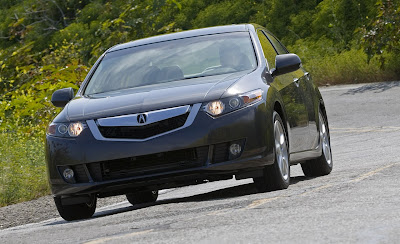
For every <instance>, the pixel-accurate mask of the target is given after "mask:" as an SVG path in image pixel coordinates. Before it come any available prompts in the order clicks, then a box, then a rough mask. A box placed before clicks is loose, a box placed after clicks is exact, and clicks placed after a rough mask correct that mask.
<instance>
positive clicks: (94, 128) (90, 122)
mask: <svg viewBox="0 0 400 244" xmlns="http://www.w3.org/2000/svg"><path fill="white" fill-rule="evenodd" d="M200 107H201V103H196V104H194V105H193V106H192V109H190V105H187V106H182V107H177V108H185V109H187V110H186V111H189V110H190V113H189V116H188V118H187V119H186V122H185V124H184V125H183V126H181V127H179V128H176V129H174V130H170V131H167V132H164V133H161V134H158V135H155V136H152V137H148V138H145V139H126V138H106V137H103V135H102V134H101V133H100V130H99V128H98V127H97V124H96V121H95V120H93V119H91V120H86V123H87V125H88V127H89V129H90V131H91V132H92V134H93V136H94V138H95V139H96V140H99V141H126V142H143V141H148V140H151V139H154V138H157V137H160V136H163V135H167V134H169V133H172V132H175V131H178V130H182V129H184V128H186V127H189V126H190V125H192V124H193V121H194V119H195V118H196V115H197V113H198V112H199V110H200ZM173 109H174V108H173ZM163 110H165V109H163ZM158 111H162V110H158ZM179 111H183V110H180V109H179ZM154 112H157V111H154ZM139 114H146V113H139ZM182 114H184V113H182ZM137 115H138V114H135V115H130V116H137ZM177 116H179V115H177ZM171 117H175V116H171ZM171 117H169V118H171ZM135 121H136V117H135ZM156 122H157V121H156ZM136 123H137V121H136ZM137 124H139V123H137ZM146 124H148V123H146ZM146 124H145V125H146ZM112 126H116V125H115V124H113V125H112Z"/></svg>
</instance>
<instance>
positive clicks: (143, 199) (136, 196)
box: [126, 190, 158, 205]
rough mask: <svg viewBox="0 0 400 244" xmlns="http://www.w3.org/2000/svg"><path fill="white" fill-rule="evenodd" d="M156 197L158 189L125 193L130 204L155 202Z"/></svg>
mask: <svg viewBox="0 0 400 244" xmlns="http://www.w3.org/2000/svg"><path fill="white" fill-rule="evenodd" d="M157 198H158V190H155V191H143V192H135V193H129V194H126V199H128V201H129V202H130V203H131V204H132V205H137V204H142V203H153V202H156V201H157Z"/></svg>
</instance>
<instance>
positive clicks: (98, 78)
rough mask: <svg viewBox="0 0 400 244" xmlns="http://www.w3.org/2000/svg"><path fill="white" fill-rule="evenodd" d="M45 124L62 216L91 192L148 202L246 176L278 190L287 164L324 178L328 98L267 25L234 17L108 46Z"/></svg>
mask: <svg viewBox="0 0 400 244" xmlns="http://www.w3.org/2000/svg"><path fill="white" fill-rule="evenodd" d="M52 103H53V104H54V105H55V106H58V107H64V109H63V110H62V112H61V113H60V114H59V115H58V116H57V117H56V118H55V119H54V121H53V122H52V123H51V124H50V125H49V127H48V129H47V143H46V152H47V166H48V173H49V182H50V185H51V189H52V193H53V195H54V200H55V203H56V206H57V209H58V211H59V213H60V215H61V217H63V218H64V219H66V220H74V219H81V218H88V217H91V216H92V215H93V213H94V211H95V209H96V201H97V198H98V197H108V196H114V195H120V194H126V196H127V199H128V200H129V202H130V203H132V204H142V203H149V202H154V201H156V199H157V196H158V190H160V189H166V188H172V187H179V186H186V185H191V184H199V183H204V182H208V181H215V180H224V179H231V178H232V177H233V176H234V177H235V178H236V179H244V178H253V179H254V183H255V186H256V187H257V189H258V190H259V191H261V192H264V191H270V190H279V189H285V188H287V187H288V186H289V184H290V165H293V164H297V163H301V166H302V169H303V172H304V174H305V175H306V176H320V175H326V174H329V173H330V172H331V170H332V156H331V147H330V139H329V129H328V120H327V116H326V112H325V106H324V102H323V100H322V97H321V94H320V92H319V90H318V88H317V86H316V85H315V84H314V83H313V82H312V80H311V76H310V74H309V73H308V72H306V71H305V70H304V68H302V66H301V61H300V58H299V57H298V56H297V55H295V54H291V53H289V52H288V51H287V49H286V48H285V47H284V46H283V45H282V44H281V43H280V42H279V40H278V39H277V38H276V37H274V35H272V34H271V33H270V32H269V31H268V30H266V29H265V28H263V27H261V26H258V25H254V24H244V25H231V26H221V27H212V28H206V29H199V30H192V31H185V32H179V33H174V34H168V35H162V36H156V37H151V38H146V39H141V40H137V41H133V42H129V43H125V44H121V45H117V46H115V47H112V48H110V49H109V50H108V51H106V52H105V53H104V54H103V55H102V56H101V57H100V58H99V59H98V61H97V62H96V63H95V65H94V66H93V68H92V69H91V71H90V72H89V74H88V75H87V77H86V79H85V81H84V83H83V84H82V86H81V88H80V89H79V91H78V93H77V94H76V95H75V96H74V92H73V90H72V88H65V89H61V90H58V91H56V92H55V93H54V94H53V96H52Z"/></svg>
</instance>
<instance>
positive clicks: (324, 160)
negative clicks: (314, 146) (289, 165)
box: [301, 110, 333, 177]
mask: <svg viewBox="0 0 400 244" xmlns="http://www.w3.org/2000/svg"><path fill="white" fill-rule="evenodd" d="M318 116H319V138H320V142H319V143H320V146H322V155H321V156H320V157H319V158H316V159H311V160H308V161H306V162H304V163H302V164H301V168H302V170H303V173H304V175H305V176H309V177H315V176H323V175H327V174H329V173H330V172H331V171H332V168H333V160H332V150H331V142H330V135H329V128H328V123H327V120H326V118H325V116H324V115H323V113H321V110H319V114H318Z"/></svg>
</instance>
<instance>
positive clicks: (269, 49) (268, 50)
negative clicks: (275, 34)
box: [257, 31, 277, 69]
mask: <svg viewBox="0 0 400 244" xmlns="http://www.w3.org/2000/svg"><path fill="white" fill-rule="evenodd" d="M257 35H258V39H260V44H261V47H262V49H263V52H264V56H265V59H267V62H268V66H269V69H272V68H275V57H276V55H277V54H276V51H275V48H274V47H273V46H272V44H271V42H270V41H269V40H268V38H267V37H266V36H265V34H264V33H263V32H262V31H258V32H257Z"/></svg>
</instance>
